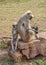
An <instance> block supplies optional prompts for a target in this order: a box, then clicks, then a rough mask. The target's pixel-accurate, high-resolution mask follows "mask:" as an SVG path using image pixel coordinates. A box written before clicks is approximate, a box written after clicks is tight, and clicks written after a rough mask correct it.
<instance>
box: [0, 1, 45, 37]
mask: <svg viewBox="0 0 46 65" xmlns="http://www.w3.org/2000/svg"><path fill="white" fill-rule="evenodd" d="M20 1H21V2H9V0H6V1H4V2H0V36H11V28H12V24H13V22H16V21H17V20H18V19H19V17H20V16H21V15H22V14H23V13H24V12H25V11H27V10H31V11H32V12H33V14H34V16H35V18H34V19H33V20H32V21H33V25H38V27H39V30H40V31H46V0H29V1H28V0H27V1H26V0H25V2H24V0H20Z"/></svg>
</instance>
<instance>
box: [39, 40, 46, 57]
mask: <svg viewBox="0 0 46 65" xmlns="http://www.w3.org/2000/svg"><path fill="white" fill-rule="evenodd" d="M39 53H40V54H41V55H43V56H46V40H45V39H43V40H41V41H40V45H39Z"/></svg>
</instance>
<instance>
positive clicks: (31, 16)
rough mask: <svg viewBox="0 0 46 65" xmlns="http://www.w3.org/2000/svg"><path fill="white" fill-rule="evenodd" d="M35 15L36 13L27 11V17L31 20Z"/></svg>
mask: <svg viewBox="0 0 46 65" xmlns="http://www.w3.org/2000/svg"><path fill="white" fill-rule="evenodd" d="M33 17H34V15H33V14H32V13H30V12H29V13H27V18H28V19H29V20H31V19H32V18H33Z"/></svg>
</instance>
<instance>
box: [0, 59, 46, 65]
mask: <svg viewBox="0 0 46 65" xmlns="http://www.w3.org/2000/svg"><path fill="white" fill-rule="evenodd" d="M0 63H2V65H46V60H44V61H42V60H35V61H34V62H28V64H27V63H26V62H24V63H23V62H22V63H16V62H14V61H13V60H11V59H10V58H8V59H4V60H1V61H0Z"/></svg>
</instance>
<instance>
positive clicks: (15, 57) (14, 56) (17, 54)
mask: <svg viewBox="0 0 46 65" xmlns="http://www.w3.org/2000/svg"><path fill="white" fill-rule="evenodd" d="M9 54H10V56H11V57H12V59H13V60H14V61H15V62H21V61H22V54H21V53H20V52H14V53H13V52H12V51H11V52H10V53H9Z"/></svg>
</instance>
